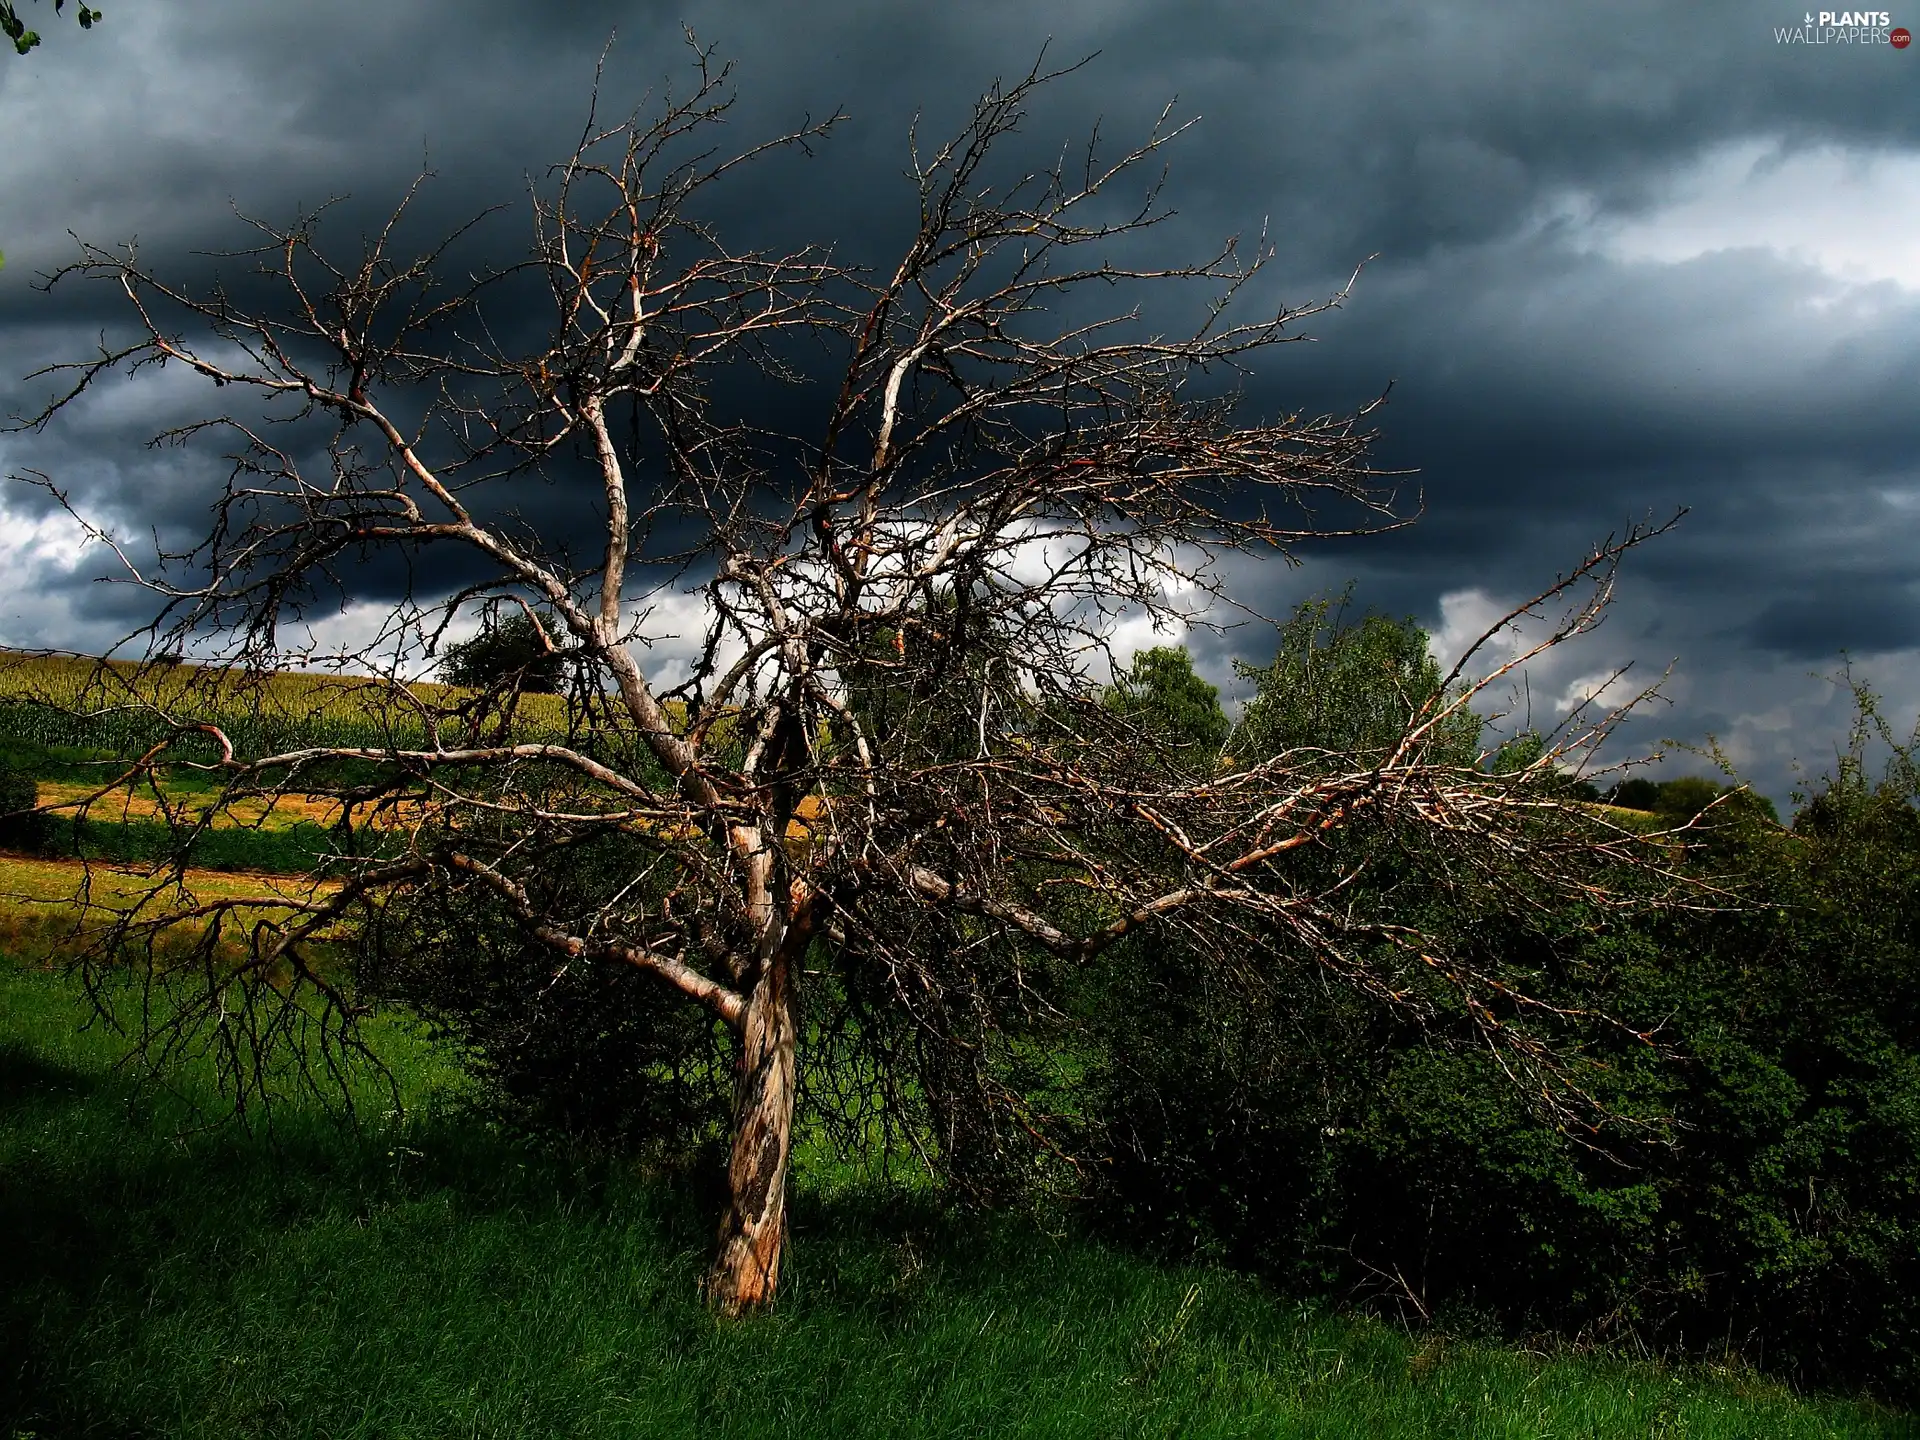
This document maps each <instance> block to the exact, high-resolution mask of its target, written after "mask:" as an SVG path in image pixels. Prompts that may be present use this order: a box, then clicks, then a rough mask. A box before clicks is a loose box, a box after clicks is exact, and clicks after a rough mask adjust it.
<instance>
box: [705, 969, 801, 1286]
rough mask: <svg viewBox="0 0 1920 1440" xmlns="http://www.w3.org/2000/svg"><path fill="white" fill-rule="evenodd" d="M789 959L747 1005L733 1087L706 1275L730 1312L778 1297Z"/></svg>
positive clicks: (787, 1103) (787, 1143)
mask: <svg viewBox="0 0 1920 1440" xmlns="http://www.w3.org/2000/svg"><path fill="white" fill-rule="evenodd" d="M789 966H790V961H789V959H788V956H787V953H786V947H785V946H780V947H778V948H777V949H776V950H775V953H774V954H773V956H772V957H771V958H770V959H769V961H768V963H767V965H766V969H765V972H764V973H763V974H762V976H761V978H760V982H759V983H758V984H757V985H755V986H754V988H753V993H752V995H751V997H750V998H749V999H748V1002H747V1014H746V1023H745V1025H744V1026H743V1028H742V1034H741V1042H740V1072H739V1075H738V1078H737V1079H736V1081H735V1085H734V1092H733V1153H732V1156H731V1158H730V1159H729V1161H728V1164H727V1191H728V1193H727V1213H726V1218H725V1219H723V1220H722V1221H721V1223H720V1249H719V1253H718V1254H717V1255H715V1256H714V1260H713V1268H712V1270H710V1271H709V1272H708V1274H707V1299H708V1300H709V1302H711V1303H712V1305H713V1306H714V1308H715V1309H717V1310H719V1311H720V1312H721V1313H722V1314H725V1315H738V1314H741V1313H742V1312H744V1311H748V1310H756V1309H760V1308H762V1307H764V1306H766V1305H770V1304H771V1303H772V1302H773V1293H774V1287H775V1285H776V1284H777V1283H778V1282H779V1279H780V1251H781V1247H782V1245H783V1244H784V1243H785V1241H786V1230H787V1161H788V1156H789V1153H790V1151H791V1150H792V1146H793V1102H794V1093H793V1089H794V1029H793V1005H792V996H791V991H790V987H791V977H790V969H789Z"/></svg>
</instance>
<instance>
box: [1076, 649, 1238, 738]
mask: <svg viewBox="0 0 1920 1440" xmlns="http://www.w3.org/2000/svg"><path fill="white" fill-rule="evenodd" d="M1106 702H1107V707H1108V708H1109V709H1110V710H1112V711H1113V712H1114V713H1115V714H1118V715H1124V716H1125V717H1126V718H1127V719H1129V720H1131V721H1133V722H1134V723H1135V724H1136V725H1139V726H1140V727H1141V728H1142V729H1144V730H1146V731H1147V732H1148V733H1149V734H1150V735H1152V736H1153V737H1154V738H1155V739H1157V740H1160V741H1161V742H1163V743H1165V744H1170V745H1174V746H1178V747H1180V748H1181V749H1183V750H1192V751H1195V752H1198V756H1197V759H1198V763H1199V764H1201V765H1202V766H1203V767H1204V766H1205V765H1206V764H1207V763H1208V762H1210V761H1211V760H1212V758H1213V756H1215V755H1216V754H1218V752H1219V750H1220V747H1221V746H1222V745H1224V744H1225V743H1226V739H1227V733H1228V731H1230V730H1231V729H1232V728H1233V727H1232V725H1231V724H1230V723H1229V722H1228V720H1227V712H1226V711H1225V710H1223V709H1221V708H1220V692H1219V691H1218V690H1217V689H1215V688H1214V687H1213V686H1212V685H1209V684H1208V683H1207V682H1206V681H1205V680H1202V679H1201V678H1200V677H1199V676H1198V675H1196V674H1195V673H1194V670H1193V657H1192V656H1191V655H1189V654H1187V651H1186V647H1184V646H1163V645H1156V646H1154V647H1153V648H1152V649H1150V650H1142V651H1141V652H1140V653H1139V654H1138V655H1135V656H1134V657H1133V663H1132V665H1130V666H1129V667H1128V668H1127V670H1126V672H1125V673H1124V674H1122V675H1121V676H1119V677H1118V678H1117V679H1116V680H1115V682H1114V684H1113V687H1112V688H1111V689H1110V690H1109V691H1108V692H1107V697H1106Z"/></svg>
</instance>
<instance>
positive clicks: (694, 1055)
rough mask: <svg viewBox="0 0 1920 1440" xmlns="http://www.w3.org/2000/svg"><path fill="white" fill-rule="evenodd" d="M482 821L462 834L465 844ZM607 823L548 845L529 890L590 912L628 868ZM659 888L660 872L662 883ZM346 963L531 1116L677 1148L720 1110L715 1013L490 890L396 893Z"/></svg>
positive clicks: (709, 1137)
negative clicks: (555, 937) (567, 843)
mask: <svg viewBox="0 0 1920 1440" xmlns="http://www.w3.org/2000/svg"><path fill="white" fill-rule="evenodd" d="M482 840H483V837H481V836H478V835H473V834H464V835H463V836H462V841H463V843H465V844H466V845H468V846H475V845H477V844H479V843H482ZM635 868H638V867H636V866H635V865H634V864H633V863H632V854H631V845H630V843H628V842H626V841H624V840H623V839H622V838H621V837H619V836H617V835H601V836H598V837H596V838H594V839H592V840H591V841H588V842H585V843H581V844H577V845H574V846H572V847H569V848H567V849H564V850H560V851H556V852H554V853H552V854H549V855H547V856H545V857H544V858H543V861H542V864H541V866H540V867H539V870H538V872H537V873H536V874H534V875H533V876H531V877H529V882H528V883H529V884H530V885H531V886H532V887H533V889H534V891H535V894H534V898H535V900H536V901H544V902H548V903H557V902H561V901H564V903H567V904H570V905H572V906H574V907H576V908H577V909H578V910H582V911H588V912H590V911H591V910H592V909H593V908H595V906H596V905H598V904H604V903H607V902H608V901H611V900H613V899H614V898H615V896H616V892H617V891H618V890H620V889H621V888H623V887H624V886H625V885H626V884H627V882H628V881H629V880H630V879H631V877H632V875H633V873H634V870H635ZM660 888H661V889H662V890H664V889H665V888H666V887H665V886H664V885H662V886H661V887H660ZM359 948H360V954H359V960H358V964H357V966H356V978H357V980H358V983H359V985H360V987H361V989H362V991H363V993H364V994H366V995H367V996H368V997H370V998H374V999H378V1000H382V1001H387V1002H398V1003H400V1004H402V1005H405V1006H406V1007H407V1008H408V1009H410V1010H411V1011H412V1012H413V1013H414V1014H417V1015H420V1016H422V1017H424V1018H425V1019H426V1020H427V1021H428V1023H429V1024H430V1025H431V1026H432V1027H433V1029H434V1030H435V1032H436V1033H438V1034H440V1035H442V1036H444V1037H446V1038H447V1039H449V1040H450V1041H452V1042H453V1043H454V1044H455V1045H456V1046H457V1047H458V1048H459V1049H460V1050H461V1051H462V1052H464V1053H465V1054H467V1055H469V1056H470V1057H471V1058H472V1060H473V1062H474V1065H475V1069H476V1073H477V1074H478V1075H479V1076H480V1077H481V1079H482V1080H483V1081H484V1082H485V1083H486V1085H487V1086H488V1088H489V1089H490V1090H491V1092H492V1094H493V1096H494V1098H495V1099H496V1100H497V1101H500V1102H502V1103H503V1106H504V1110H505V1112H506V1113H507V1114H508V1115H510V1116H512V1117H513V1118H514V1119H516V1120H517V1121H519V1122H522V1123H525V1124H528V1125H531V1126H533V1127H535V1128H537V1129H546V1130H551V1131H558V1132H561V1133H566V1134H573V1135H582V1136H588V1137H592V1138H595V1139H599V1140H614V1141H620V1142H624V1143H626V1144H629V1145H636V1146H642V1147H645V1148H648V1149H651V1150H653V1151H655V1152H661V1153H669V1154H672V1155H674V1156H676V1157H684V1156H686V1155H688V1154H691V1153H693V1152H695V1151H697V1150H699V1149H700V1148H701V1147H702V1146H703V1145H709V1144H712V1143H714V1142H716V1141H717V1139H718V1137H719V1135H720V1134H721V1133H722V1127H723V1123H724V1121H725V1118H726V1113H727V1093H728V1077H727V1073H726V1061H727V1051H726V1046H725V1043H724V1037H723V1036H722V1034H721V1033H720V1029H719V1027H718V1022H716V1021H714V1020H713V1019H712V1018H711V1017H710V1016H708V1015H707V1014H706V1013H705V1012H703V1011H698V1010H694V1009H692V1008H690V1007H687V1006H683V1005H680V1004H677V1003H676V998H677V997H676V996H675V994H674V993H673V992H671V991H669V990H668V988H667V986H666V984H665V982H664V981H662V980H660V979H658V978H657V977H655V976H652V975H649V974H645V973H643V972H641V971H639V970H636V969H629V968H624V967H620V968H615V967H610V966H606V965H595V964H591V963H585V962H582V963H579V964H569V963H567V961H566V960H565V958H564V957H561V956H557V955H556V954H555V952H554V951H553V950H552V949H550V948H549V947H547V946H545V945H543V944H541V943H540V942H539V941H538V940H535V939H533V938H531V937H529V936H528V935H527V934H526V933H525V930H524V928H523V927H522V926H521V925H520V923H519V920H518V917H517V916H516V915H515V914H514V913H513V912H512V911H511V909H510V908H509V907H508V906H507V904H506V903H505V902H504V901H503V900H501V899H500V898H499V897H498V896H497V895H494V894H493V893H492V892H485V891H479V890H478V889H476V890H475V891H474V892H472V893H465V892H462V893H460V894H458V895H457V896H452V897H449V896H447V895H446V894H445V893H444V892H441V891H437V890H426V891H422V892H419V893H414V894H402V895H399V896H396V897H395V898H393V899H392V900H390V901H389V902H388V903H387V904H386V905H384V906H383V907H382V908H381V910H380V912H379V914H378V915H377V917H376V918H375V919H374V920H373V921H372V922H371V923H370V924H369V925H368V926H367V927H366V928H365V930H364V931H363V932H362V934H361V937H360V947H359Z"/></svg>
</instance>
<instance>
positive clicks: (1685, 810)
mask: <svg viewBox="0 0 1920 1440" xmlns="http://www.w3.org/2000/svg"><path fill="white" fill-rule="evenodd" d="M1606 798H1607V800H1608V802H1609V803H1611V804H1614V805H1619V806H1621V807H1623V808H1624V809H1628V810H1646V811H1649V812H1651V813H1652V814H1655V815H1658V816H1659V817H1660V818H1661V819H1662V820H1663V821H1665V822H1666V823H1667V824H1668V825H1685V824H1686V823H1687V822H1688V821H1690V820H1694V819H1697V818H1698V817H1699V816H1700V815H1701V813H1702V812H1704V811H1705V810H1706V809H1707V807H1708V806H1709V805H1713V804H1714V802H1715V801H1719V802H1720V803H1719V804H1718V806H1717V807H1716V809H1715V816H1716V818H1719V819H1728V818H1731V817H1733V816H1736V815H1738V816H1743V817H1747V818H1752V819H1764V820H1766V821H1767V822H1769V823H1770V824H1774V825H1778V824H1779V823H1780V812H1779V811H1778V810H1776V809H1774V805H1773V802H1772V801H1771V800H1769V799H1767V797H1766V796H1764V795H1756V794H1754V793H1753V792H1752V791H1751V790H1741V789H1740V788H1739V787H1738V786H1736V785H1733V784H1729V783H1727V782H1726V781H1723V780H1712V779H1709V778H1708V777H1707V776H1704V775H1682V776H1679V777H1677V778H1675V779H1672V780H1651V779H1648V778H1647V777H1646V776H1644V775H1636V776H1634V777H1633V778H1632V779H1629V780H1622V781H1621V782H1620V783H1619V784H1618V785H1615V786H1614V787H1613V788H1612V789H1611V790H1609V791H1608V792H1607V797H1606Z"/></svg>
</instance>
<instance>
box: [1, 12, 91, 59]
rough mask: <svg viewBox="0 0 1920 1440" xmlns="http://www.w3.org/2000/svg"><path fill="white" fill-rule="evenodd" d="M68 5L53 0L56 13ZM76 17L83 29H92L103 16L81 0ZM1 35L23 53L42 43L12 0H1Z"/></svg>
mask: <svg viewBox="0 0 1920 1440" xmlns="http://www.w3.org/2000/svg"><path fill="white" fill-rule="evenodd" d="M66 6H67V0H53V12H54V14H56V15H57V14H59V13H60V12H61V11H62V10H64V9H66ZM74 18H75V19H76V20H78V21H79V22H80V28H81V29H82V30H91V29H92V28H93V27H94V26H95V25H97V24H98V23H99V22H100V18H101V17H100V12H99V11H98V10H94V9H90V8H89V7H88V6H87V4H86V0H81V3H80V4H79V5H78V6H77V7H75V12H74ZM0 35H5V36H6V37H7V39H9V40H11V41H12V42H13V48H14V51H15V52H16V53H17V54H21V55H25V54H26V53H27V52H28V51H30V50H32V49H33V47H34V46H36V45H38V44H39V43H40V35H39V32H38V31H34V30H29V29H28V28H27V22H26V21H24V20H22V19H21V18H20V13H19V11H18V10H16V9H15V8H14V5H13V3H12V0H0Z"/></svg>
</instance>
